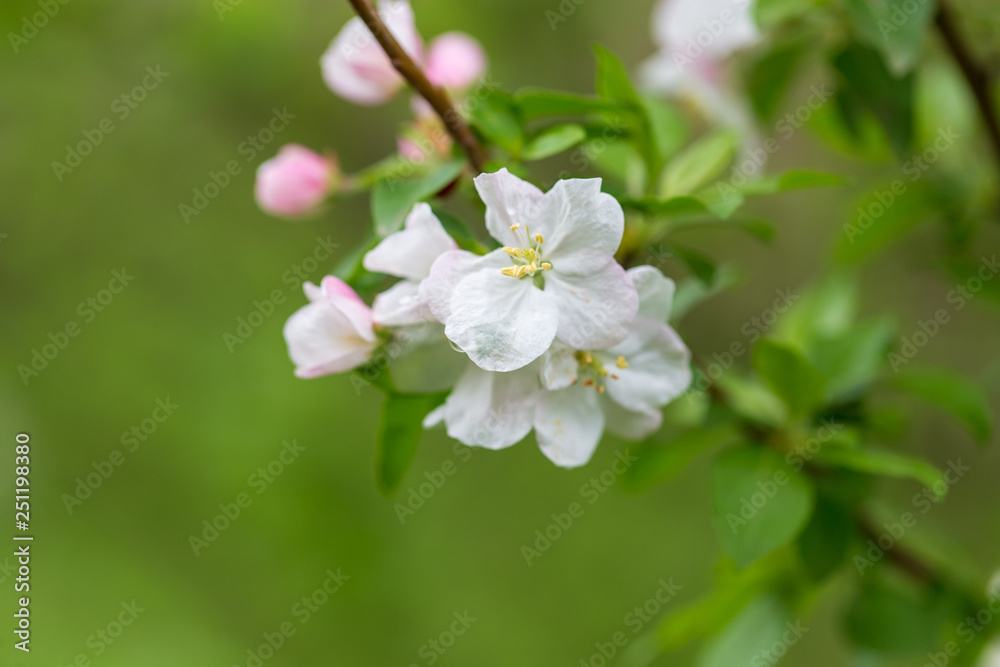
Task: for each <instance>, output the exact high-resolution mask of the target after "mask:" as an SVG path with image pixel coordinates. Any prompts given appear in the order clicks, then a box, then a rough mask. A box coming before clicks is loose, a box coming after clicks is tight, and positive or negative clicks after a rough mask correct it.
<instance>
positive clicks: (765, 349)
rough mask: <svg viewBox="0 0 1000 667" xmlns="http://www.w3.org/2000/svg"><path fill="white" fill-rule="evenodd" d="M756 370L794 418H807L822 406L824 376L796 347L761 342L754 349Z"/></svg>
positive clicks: (768, 341) (766, 341) (765, 341)
mask: <svg viewBox="0 0 1000 667" xmlns="http://www.w3.org/2000/svg"><path fill="white" fill-rule="evenodd" d="M753 367H754V369H755V370H756V371H757V373H758V374H759V375H760V377H761V379H762V380H764V382H765V383H766V384H767V385H768V386H769V387H770V388H771V389H772V390H773V391H774V393H775V394H777V395H778V397H779V398H780V399H781V400H782V401H783V402H784V403H785V405H786V406H788V410H789V412H790V413H791V415H792V416H793V417H796V416H799V417H801V416H804V415H807V414H808V413H810V412H811V411H812V410H814V409H816V408H817V407H819V405H820V404H821V403H822V401H823V391H824V387H823V376H822V375H821V374H820V372H819V371H818V370H816V367H815V366H813V365H812V364H811V363H809V361H808V360H806V358H805V357H803V356H802V355H801V354H800V353H799V352H798V350H796V349H795V348H794V347H791V346H790V345H785V344H783V343H778V342H775V341H773V340H762V341H760V342H759V343H757V345H756V346H755V347H754V352H753Z"/></svg>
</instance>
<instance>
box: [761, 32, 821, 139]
mask: <svg viewBox="0 0 1000 667" xmlns="http://www.w3.org/2000/svg"><path fill="white" fill-rule="evenodd" d="M812 46H813V45H812V44H811V43H809V42H807V41H805V40H802V39H796V40H792V41H788V40H786V41H785V42H784V43H781V44H778V45H776V46H775V47H774V48H772V49H770V50H769V51H768V52H766V53H765V54H764V55H763V56H762V57H760V58H757V59H756V61H755V62H754V63H753V64H752V65H751V68H750V75H749V77H748V79H749V80H748V81H747V89H748V90H749V91H750V102H751V103H752V104H753V108H754V111H756V112H757V115H758V116H759V117H760V118H761V119H762V120H771V119H772V118H774V114H775V112H777V110H778V108H779V106H780V105H781V102H782V98H783V97H784V95H785V93H786V91H787V90H788V87H789V86H790V85H791V82H792V79H793V78H794V76H795V72H796V71H797V70H798V68H799V65H800V64H801V63H802V60H803V57H804V56H805V55H806V54H807V53H808V52H809V51H810V49H811V48H812Z"/></svg>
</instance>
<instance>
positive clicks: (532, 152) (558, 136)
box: [521, 123, 587, 160]
mask: <svg viewBox="0 0 1000 667" xmlns="http://www.w3.org/2000/svg"><path fill="white" fill-rule="evenodd" d="M586 138H587V130H585V129H584V127H583V126H582V125H578V124H576V123H566V124H564V125H552V126H550V127H547V128H545V129H543V130H541V131H539V132H537V133H535V134H534V135H532V136H531V138H530V139H528V143H527V145H526V146H525V147H524V150H523V151H522V153H521V156H522V157H523V158H524V159H525V160H542V159H544V158H547V157H551V156H553V155H556V154H558V153H562V152H563V151H565V150H569V149H570V148H573V147H574V146H576V145H577V144H579V143H580V142H582V141H583V140H584V139H586Z"/></svg>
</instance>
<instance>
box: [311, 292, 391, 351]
mask: <svg viewBox="0 0 1000 667" xmlns="http://www.w3.org/2000/svg"><path fill="white" fill-rule="evenodd" d="M309 284H310V283H306V285H309ZM321 285H322V290H323V296H324V297H325V298H326V301H327V302H328V303H330V304H331V305H332V306H333V307H334V308H336V309H337V310H338V311H340V313H341V314H342V315H343V316H344V317H346V318H347V321H348V322H350V325H351V327H352V328H353V329H354V333H355V334H357V335H358V336H359V337H360V338H362V339H364V340H366V341H369V342H372V341H374V340H375V331H374V330H373V329H372V323H373V320H372V311H371V308H369V307H368V306H367V305H366V304H365V302H364V301H362V300H361V297H359V296H358V293H357V292H355V291H354V290H353V289H352V288H351V286H350V285H348V284H347V283H345V282H344V281H343V280H341V279H340V278H337V277H335V276H326V277H325V278H323V282H322V283H321ZM303 287H304V289H305V292H306V296H307V297H308V296H309V294H310V289H309V288H307V287H305V286H303ZM313 293H315V291H313Z"/></svg>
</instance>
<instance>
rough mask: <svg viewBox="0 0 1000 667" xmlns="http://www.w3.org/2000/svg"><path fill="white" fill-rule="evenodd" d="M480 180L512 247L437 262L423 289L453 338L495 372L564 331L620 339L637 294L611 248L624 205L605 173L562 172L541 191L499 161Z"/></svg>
mask: <svg viewBox="0 0 1000 667" xmlns="http://www.w3.org/2000/svg"><path fill="white" fill-rule="evenodd" d="M475 185H476V189H477V190H478V192H479V196H480V197H481V198H482V200H483V201H484V202H485V204H486V227H487V230H488V231H489V232H490V235H491V236H493V238H494V239H496V240H497V241H499V242H500V243H502V244H504V247H502V248H500V249H497V250H494V251H493V252H491V253H489V254H487V255H485V256H483V257H479V256H477V255H473V254H472V253H469V252H466V251H463V250H452V251H449V252H446V253H444V254H443V255H441V257H439V258H438V260H437V261H436V262H435V263H434V266H433V267H432V269H431V274H430V276H429V278H428V279H427V280H426V281H425V284H424V287H423V292H424V296H425V299H426V301H427V304H428V306H429V308H430V310H431V312H432V313H433V314H434V316H435V317H437V319H438V320H439V321H441V322H442V323H444V325H445V334H446V335H447V336H448V338H449V339H450V340H451V341H453V342H454V343H455V344H456V345H457V346H458V347H459V348H460V349H462V350H463V351H464V352H465V353H466V354H468V355H469V358H470V359H472V360H473V361H474V362H475V363H476V364H477V365H478V366H479V367H480V368H482V369H484V370H490V371H512V370H515V369H518V368H521V367H523V366H525V365H527V364H529V363H530V362H532V361H534V360H535V359H537V358H539V357H540V356H541V355H542V354H543V353H544V352H545V351H546V350H547V349H549V347H551V345H552V342H553V340H555V339H556V338H558V339H559V340H561V341H562V342H564V343H566V344H567V345H570V346H572V347H574V348H578V349H589V348H604V347H608V346H610V345H614V344H616V343H619V342H621V340H622V339H624V338H625V336H626V335H627V334H628V330H629V325H630V324H631V322H632V318H633V317H634V316H635V312H636V308H637V304H638V298H637V296H636V292H635V287H634V286H633V285H632V282H631V281H630V280H629V279H628V278H627V277H626V275H625V270H624V269H623V268H622V267H621V266H620V265H619V264H618V262H616V261H615V259H614V256H613V254H614V252H615V251H616V250H617V249H618V246H619V244H620V243H621V239H622V233H623V229H624V213H623V212H622V209H621V206H620V205H619V204H618V202H617V201H616V200H615V199H614V197H612V196H611V195H608V194H605V193H602V192H601V180H600V179H570V180H562V181H559V182H558V183H556V185H555V186H554V187H553V188H552V189H551V190H549V192H547V193H544V194H543V193H542V191H541V190H539V189H538V188H536V187H535V186H534V185H532V184H530V183H528V182H526V181H523V180H521V179H520V178H517V177H516V176H513V175H512V174H510V173H508V172H507V170H506V169H501V170H500V171H498V172H496V173H493V174H481V175H480V176H478V177H477V178H476V179H475Z"/></svg>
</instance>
